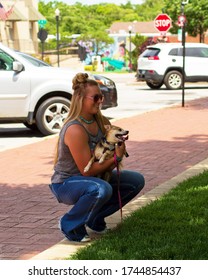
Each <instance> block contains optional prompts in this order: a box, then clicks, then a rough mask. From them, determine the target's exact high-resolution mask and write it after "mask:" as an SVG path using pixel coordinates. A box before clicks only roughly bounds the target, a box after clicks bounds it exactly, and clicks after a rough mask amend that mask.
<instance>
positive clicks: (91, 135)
mask: <svg viewBox="0 0 208 280" xmlns="http://www.w3.org/2000/svg"><path fill="white" fill-rule="evenodd" d="M72 82H73V90H74V94H73V96H72V100H71V106H70V111H69V115H68V117H67V119H66V120H65V123H64V125H63V128H62V129H61V131H60V135H59V141H58V146H57V156H56V159H55V166H54V174H53V176H52V179H51V185H50V187H51V190H52V192H53V193H54V194H55V196H56V198H57V199H58V201H59V202H61V203H64V204H67V205H74V206H73V207H72V208H71V210H70V211H69V212H68V213H66V214H65V215H64V216H63V217H62V218H61V220H60V229H61V231H62V232H63V234H64V235H65V236H66V238H68V239H69V240H70V241H78V242H86V241H89V240H90V238H89V235H88V234H87V230H86V227H85V226H87V227H88V228H90V229H91V230H93V231H96V232H97V233H102V232H105V230H106V223H105V217H107V216H109V215H112V214H113V213H114V212H116V211H117V210H118V209H119V202H118V195H117V174H116V171H115V170H113V169H114V168H115V166H116V163H115V162H114V158H110V159H108V160H105V161H104V162H103V163H102V164H100V163H98V162H94V163H93V164H92V166H91V168H90V170H89V171H88V172H86V173H85V172H84V167H85V166H86V165H87V163H88V162H89V160H90V158H91V155H92V151H93V149H94V147H95V145H96V143H97V142H99V140H100V139H101V138H102V137H103V136H104V134H105V127H104V125H105V124H109V121H108V120H107V118H105V117H103V116H102V114H101V112H100V108H101V105H102V102H103V95H102V94H101V91H100V88H99V86H98V84H97V82H96V81H95V80H93V79H89V77H88V74H86V73H78V74H77V75H76V76H75V77H74V79H73V81H72ZM124 151H125V144H124V143H123V144H122V145H121V146H116V148H115V153H116V156H117V158H118V159H120V158H122V157H123V154H124ZM109 170H110V171H111V170H113V172H112V177H111V179H110V181H109V182H106V181H104V180H102V179H100V178H98V177H97V175H100V174H102V173H104V172H106V171H109ZM143 187H144V178H143V176H142V175H141V174H139V173H137V172H134V171H124V170H123V171H121V174H120V194H121V200H122V205H123V206H124V205H125V204H126V203H128V202H129V201H130V200H131V199H132V198H134V197H135V196H136V195H137V194H138V193H139V192H140V191H141V189H142V188H143Z"/></svg>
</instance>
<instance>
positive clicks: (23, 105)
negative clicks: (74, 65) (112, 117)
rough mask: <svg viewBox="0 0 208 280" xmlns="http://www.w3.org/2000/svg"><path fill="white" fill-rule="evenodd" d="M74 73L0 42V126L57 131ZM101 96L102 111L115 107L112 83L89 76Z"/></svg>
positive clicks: (101, 77) (99, 77)
mask: <svg viewBox="0 0 208 280" xmlns="http://www.w3.org/2000/svg"><path fill="white" fill-rule="evenodd" d="M75 74H76V72H74V71H71V70H70V69H68V68H57V67H52V66H50V65H48V64H46V63H44V62H43V61H41V60H38V59H36V58H34V57H32V56H30V55H27V54H25V53H21V52H18V51H14V50H12V49H10V48H8V47H6V46H4V45H3V44H1V43H0V123H14V122H16V123H20V122H22V123H24V124H25V125H26V126H27V127H28V128H30V129H38V130H40V132H41V133H42V134H44V135H49V134H54V133H57V132H59V130H60V128H61V126H62V124H63V121H64V119H65V118H66V116H67V113H68V111H69V106H70V100H71V96H72V78H73V77H74V76H75ZM92 78H94V79H95V80H97V81H98V83H99V86H100V89H101V91H102V93H103V95H104V101H103V104H102V109H106V108H109V107H116V106H117V90H116V86H115V83H114V82H113V81H112V80H111V79H108V78H106V77H103V76H101V75H93V76H92Z"/></svg>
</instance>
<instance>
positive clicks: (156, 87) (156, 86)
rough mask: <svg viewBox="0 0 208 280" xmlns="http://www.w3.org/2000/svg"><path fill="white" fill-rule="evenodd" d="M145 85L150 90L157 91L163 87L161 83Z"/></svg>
mask: <svg viewBox="0 0 208 280" xmlns="http://www.w3.org/2000/svg"><path fill="white" fill-rule="evenodd" d="M146 84H147V85H148V87H150V88H152V89H159V88H161V86H162V85H163V82H162V83H157V82H146Z"/></svg>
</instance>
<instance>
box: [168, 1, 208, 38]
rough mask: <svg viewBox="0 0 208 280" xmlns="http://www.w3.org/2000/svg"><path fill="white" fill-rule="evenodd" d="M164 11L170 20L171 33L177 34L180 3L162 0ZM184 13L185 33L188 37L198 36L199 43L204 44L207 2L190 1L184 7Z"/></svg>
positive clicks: (207, 25)
mask: <svg viewBox="0 0 208 280" xmlns="http://www.w3.org/2000/svg"><path fill="white" fill-rule="evenodd" d="M164 4H165V6H164V11H165V12H166V13H167V14H168V15H169V16H170V17H171V18H172V23H173V28H172V29H171V31H172V32H174V33H177V29H178V28H179V27H178V25H177V20H178V16H179V15H180V14H181V1H180V0H175V1H174V3H173V2H171V1H169V0H164ZM184 13H185V16H186V19H187V24H186V31H187V32H188V33H189V35H191V36H193V37H196V36H197V35H199V41H200V43H202V42H204V36H205V32H206V31H207V29H208V1H207V0H190V1H189V3H188V4H187V5H185V6H184Z"/></svg>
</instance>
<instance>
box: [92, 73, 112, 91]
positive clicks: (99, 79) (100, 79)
mask: <svg viewBox="0 0 208 280" xmlns="http://www.w3.org/2000/svg"><path fill="white" fill-rule="evenodd" d="M94 78H95V80H96V82H97V83H98V84H100V85H104V86H106V87H108V88H114V87H115V83H114V82H113V81H112V80H110V79H108V78H106V77H103V76H99V75H94Z"/></svg>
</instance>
